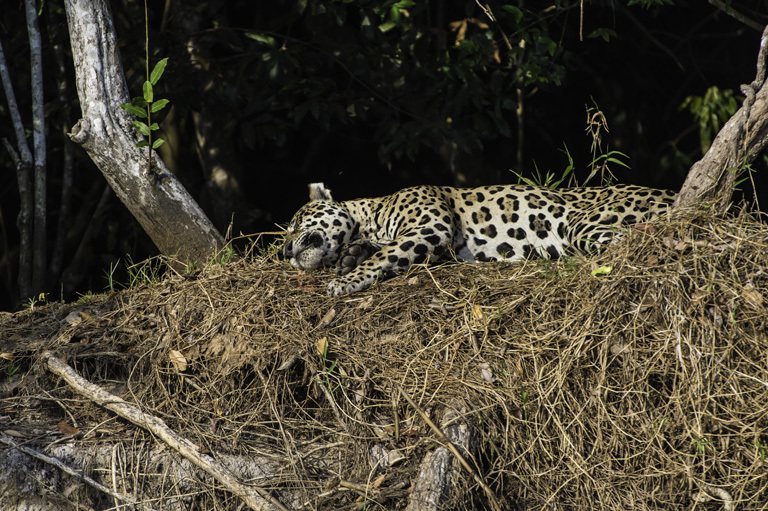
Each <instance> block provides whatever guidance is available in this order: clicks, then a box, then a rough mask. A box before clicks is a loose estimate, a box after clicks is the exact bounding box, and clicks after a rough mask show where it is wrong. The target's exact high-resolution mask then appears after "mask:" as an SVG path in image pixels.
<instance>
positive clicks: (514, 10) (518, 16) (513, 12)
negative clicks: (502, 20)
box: [501, 5, 523, 23]
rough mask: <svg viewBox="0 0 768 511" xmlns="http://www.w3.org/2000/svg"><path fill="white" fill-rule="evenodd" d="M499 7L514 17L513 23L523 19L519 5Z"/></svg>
mask: <svg viewBox="0 0 768 511" xmlns="http://www.w3.org/2000/svg"><path fill="white" fill-rule="evenodd" d="M501 8H502V9H504V10H505V11H507V12H508V13H510V14H511V15H512V16H514V17H515V23H520V20H521V19H523V11H521V10H520V8H519V7H516V6H514V5H502V6H501Z"/></svg>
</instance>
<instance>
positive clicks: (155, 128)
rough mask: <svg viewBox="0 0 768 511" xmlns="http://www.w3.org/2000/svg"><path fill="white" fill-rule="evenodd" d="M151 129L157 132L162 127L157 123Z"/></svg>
mask: <svg viewBox="0 0 768 511" xmlns="http://www.w3.org/2000/svg"><path fill="white" fill-rule="evenodd" d="M149 129H151V130H152V131H157V130H159V129H160V126H158V125H157V123H156V122H153V123H152V126H150V127H149Z"/></svg>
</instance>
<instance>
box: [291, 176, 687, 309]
mask: <svg viewBox="0 0 768 511" xmlns="http://www.w3.org/2000/svg"><path fill="white" fill-rule="evenodd" d="M673 201H674V194H673V193H672V192H669V191H665V190H655V189H651V188H643V187H639V186H631V185H615V186H612V187H609V188H570V189H562V190H551V189H547V188H539V187H534V186H521V185H497V186H483V187H480V188H467V189H464V188H452V187H447V186H415V187H412V188H406V189H404V190H400V191H399V192H396V193H394V194H392V195H388V196H386V197H380V198H375V199H358V200H350V201H346V202H336V201H334V200H333V198H332V196H331V193H330V191H329V190H328V189H327V188H326V187H325V186H324V185H323V184H322V183H315V184H312V185H310V202H308V203H307V204H305V205H304V206H303V207H302V208H301V209H299V211H298V212H297V213H296V214H295V215H294V217H293V219H292V220H291V223H290V224H289V226H288V228H287V230H286V237H285V243H284V244H283V248H282V254H283V256H284V257H285V258H287V259H289V260H290V262H291V264H292V265H293V266H294V267H295V268H299V269H303V270H313V269H316V268H319V267H321V266H334V265H337V266H339V268H340V270H342V271H340V273H342V274H341V275H340V276H339V277H337V278H335V279H334V280H332V281H331V282H330V284H328V294H329V295H331V296H339V295H344V294H348V293H353V292H355V291H360V290H362V289H366V288H367V287H369V286H370V285H371V284H373V283H374V282H375V281H376V280H378V279H380V278H383V277H387V276H391V275H393V274H397V273H401V272H404V271H405V270H407V269H408V268H409V267H410V266H411V265H412V264H418V263H423V262H426V261H428V260H435V259H438V258H443V257H455V258H457V259H459V260H463V261H470V262H481V261H518V260H521V259H531V258H537V257H545V258H550V259H554V258H557V257H559V256H561V255H563V254H565V253H589V252H593V251H596V250H598V249H599V248H600V246H602V245H604V244H605V243H609V242H611V241H612V240H613V239H614V238H615V237H616V236H617V234H618V233H617V228H620V227H622V226H626V225H631V224H634V223H637V222H642V221H644V220H647V219H649V218H650V217H652V216H655V215H658V214H659V213H660V212H662V211H663V210H664V209H666V208H667V207H668V206H669V205H670V204H672V202H673ZM361 246H363V247H365V248H367V249H368V250H367V252H368V253H366V254H365V257H366V258H364V259H363V260H361V259H360V258H359V257H358V258H357V259H355V258H354V257H352V256H350V253H359V252H360V250H359V249H360V247H361ZM350 247H353V248H350ZM350 261H352V262H351V266H349V265H350ZM345 265H346V269H345V268H344V267H345ZM344 273H345V274H344Z"/></svg>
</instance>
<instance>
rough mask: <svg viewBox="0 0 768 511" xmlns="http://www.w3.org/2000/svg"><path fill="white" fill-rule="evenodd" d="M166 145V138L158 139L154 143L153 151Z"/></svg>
mask: <svg viewBox="0 0 768 511" xmlns="http://www.w3.org/2000/svg"><path fill="white" fill-rule="evenodd" d="M164 143H165V139H164V138H158V139H157V140H155V141H154V142H152V149H157V148H158V147H160V146H161V145H163V144H164Z"/></svg>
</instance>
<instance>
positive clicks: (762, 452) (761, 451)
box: [754, 440, 768, 461]
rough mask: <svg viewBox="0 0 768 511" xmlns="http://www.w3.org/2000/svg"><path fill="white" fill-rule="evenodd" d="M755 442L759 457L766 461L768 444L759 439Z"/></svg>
mask: <svg viewBox="0 0 768 511" xmlns="http://www.w3.org/2000/svg"><path fill="white" fill-rule="evenodd" d="M754 444H755V448H756V454H757V457H758V458H760V459H761V460H763V461H765V459H766V458H768V445H765V444H763V443H762V442H760V441H758V440H755V441H754Z"/></svg>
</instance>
